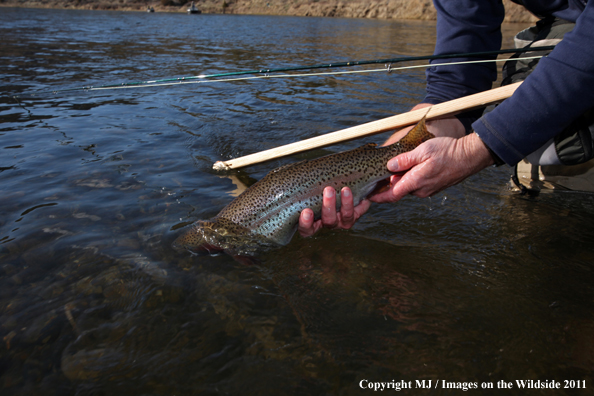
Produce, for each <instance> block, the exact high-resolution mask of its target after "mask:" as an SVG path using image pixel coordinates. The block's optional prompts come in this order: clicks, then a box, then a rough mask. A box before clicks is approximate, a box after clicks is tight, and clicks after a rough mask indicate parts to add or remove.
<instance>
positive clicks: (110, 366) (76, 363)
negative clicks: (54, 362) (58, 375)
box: [62, 348, 126, 381]
mask: <svg viewBox="0 0 594 396" xmlns="http://www.w3.org/2000/svg"><path fill="white" fill-rule="evenodd" d="M125 361H126V356H125V355H124V354H123V353H121V352H119V351H116V350H114V349H111V348H98V349H89V350H86V349H83V350H80V351H78V352H76V353H74V354H73V355H69V354H67V353H64V355H62V373H64V375H65V376H66V378H68V379H69V380H71V381H84V380H92V379H97V378H99V377H100V376H103V375H106V374H109V373H113V372H114V371H115V370H117V368H118V366H119V365H122V364H123V363H124V362H125Z"/></svg>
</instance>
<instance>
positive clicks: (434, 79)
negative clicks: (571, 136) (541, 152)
mask: <svg viewBox="0 0 594 396" xmlns="http://www.w3.org/2000/svg"><path fill="white" fill-rule="evenodd" d="M434 4H435V8H436V9H437V14H438V17H437V43H436V46H435V54H447V53H463V52H475V51H489V50H498V49H500V47H501V31H500V26H501V23H502V21H503V17H504V8H503V4H502V3H501V0H434ZM523 4H524V5H525V6H526V8H528V9H529V10H530V11H531V12H533V13H534V14H536V15H538V16H548V15H553V16H556V17H559V18H562V19H565V20H568V21H571V22H575V23H576V26H575V28H574V29H573V31H571V32H570V33H567V34H566V35H565V37H564V39H563V41H562V42H561V43H559V44H558V45H557V47H556V48H555V49H554V50H553V51H552V52H551V54H550V55H549V56H547V57H546V58H543V59H541V60H540V62H539V65H538V67H537V68H536V69H535V70H534V72H532V74H530V75H529V76H528V78H526V80H525V81H524V83H522V85H521V86H520V88H518V89H517V90H516V92H515V93H514V95H513V96H512V97H511V98H509V99H507V100H505V101H504V102H503V103H502V104H500V105H499V106H497V107H496V108H495V110H493V111H492V112H490V113H488V114H486V115H484V116H483V117H482V118H480V119H479V120H477V121H476V122H474V123H472V128H473V129H474V131H475V132H476V133H477V134H478V135H479V136H480V137H481V139H482V140H483V142H484V143H485V144H486V145H487V146H489V148H490V149H491V150H493V151H494V152H495V153H496V154H497V155H498V156H499V157H500V158H501V159H502V160H504V161H505V162H506V163H507V164H509V165H514V164H516V163H517V162H519V161H520V160H521V159H522V158H524V157H525V156H526V155H528V154H530V153H532V152H533V151H535V150H537V149H538V148H540V147H541V146H542V145H544V144H545V143H546V142H547V141H548V140H549V139H551V138H552V137H554V136H555V135H557V134H559V133H560V132H561V131H562V130H563V129H564V128H565V127H566V126H567V125H569V124H570V123H571V122H572V121H573V120H574V119H576V118H577V117H578V116H579V115H580V114H582V113H584V112H585V111H586V110H588V109H590V108H592V107H594V1H589V2H587V3H586V0H523ZM474 59H476V58H474ZM455 60H465V59H455ZM450 61H451V60H450ZM443 62H444V61H435V62H433V63H443ZM496 67H497V66H496V65H495V64H494V63H493V64H491V63H484V64H474V65H464V66H440V67H432V68H430V69H429V70H428V71H427V96H426V97H425V99H424V100H423V102H425V103H434V104H435V103H441V102H444V101H447V100H451V99H456V98H459V97H461V96H465V95H469V94H473V93H476V92H480V91H484V90H487V89H490V88H491V86H492V83H493V81H495V80H496V78H497V69H496Z"/></svg>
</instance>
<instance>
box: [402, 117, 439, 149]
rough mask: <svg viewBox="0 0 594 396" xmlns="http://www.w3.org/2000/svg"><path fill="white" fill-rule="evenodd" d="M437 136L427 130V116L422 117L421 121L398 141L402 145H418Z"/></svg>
mask: <svg viewBox="0 0 594 396" xmlns="http://www.w3.org/2000/svg"><path fill="white" fill-rule="evenodd" d="M434 137H435V136H434V135H433V134H432V133H431V132H429V131H428V130H427V125H425V117H423V118H421V121H419V122H418V123H417V125H415V127H414V128H413V129H411V130H410V131H409V132H408V133H407V134H406V136H405V137H403V138H402V139H400V140H399V141H398V142H397V143H399V144H400V145H401V146H409V147H412V148H414V147H417V146H418V145H419V144H421V143H423V142H425V141H427V140H429V139H431V138H434Z"/></svg>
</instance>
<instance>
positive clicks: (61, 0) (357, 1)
mask: <svg viewBox="0 0 594 396" xmlns="http://www.w3.org/2000/svg"><path fill="white" fill-rule="evenodd" d="M195 3H196V6H197V7H198V8H199V9H200V10H201V11H202V12H203V13H209V14H221V13H227V14H259V15H294V16H312V17H313V16H319V17H343V18H378V19H417V20H434V19H435V17H436V14H435V8H434V7H433V4H432V2H431V0H199V1H195ZM503 3H504V5H505V9H506V18H505V22H532V21H536V17H534V16H533V15H532V14H530V13H529V12H528V11H526V10H525V9H524V8H523V7H521V6H518V5H516V4H514V3H512V2H511V1H510V0H503ZM189 5H190V2H189V1H186V0H100V1H93V0H0V6H3V7H28V8H58V9H84V10H115V11H146V10H147V8H149V7H152V8H153V9H154V10H155V11H156V12H186V10H187V8H188V6H189Z"/></svg>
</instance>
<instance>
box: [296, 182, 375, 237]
mask: <svg viewBox="0 0 594 396" xmlns="http://www.w3.org/2000/svg"><path fill="white" fill-rule="evenodd" d="M340 202H341V206H340V211H339V212H337V211H336V192H335V190H334V188H332V187H326V188H324V197H323V200H322V218H321V219H319V220H315V221H314V214H313V211H312V210H311V209H309V208H307V209H304V210H303V211H302V212H301V215H300V216H299V228H298V230H299V234H301V236H302V237H309V236H312V235H313V234H315V233H316V232H317V231H318V230H319V229H320V228H322V227H327V228H342V229H345V230H348V229H349V228H351V227H352V226H353V225H354V224H355V222H356V221H357V219H359V217H361V216H362V215H363V214H364V213H365V212H367V210H369V207H370V206H371V202H369V201H368V200H366V199H364V200H363V201H361V202H360V203H359V205H357V206H353V194H352V192H351V190H350V189H349V188H348V187H344V188H343V189H342V190H341V191H340Z"/></svg>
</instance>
